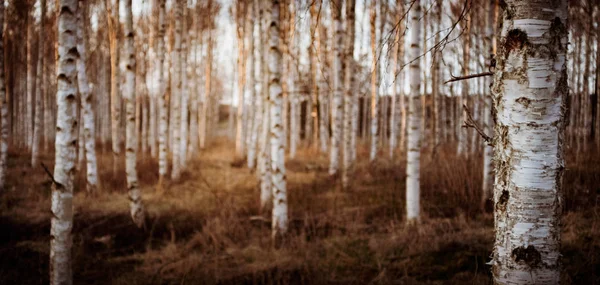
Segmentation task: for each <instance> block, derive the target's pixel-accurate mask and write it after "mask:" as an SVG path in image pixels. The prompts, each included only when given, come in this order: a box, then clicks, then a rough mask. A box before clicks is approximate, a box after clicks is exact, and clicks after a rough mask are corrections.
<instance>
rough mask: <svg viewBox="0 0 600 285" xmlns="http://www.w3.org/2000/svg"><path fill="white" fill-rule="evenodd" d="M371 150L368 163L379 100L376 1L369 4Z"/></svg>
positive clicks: (374, 139)
mask: <svg viewBox="0 0 600 285" xmlns="http://www.w3.org/2000/svg"><path fill="white" fill-rule="evenodd" d="M371 3H372V5H371V121H370V123H371V148H370V152H369V161H374V160H375V157H376V156H377V119H378V114H379V106H378V102H379V98H378V96H377V88H378V84H377V75H378V73H379V72H378V70H377V69H378V65H377V47H376V44H377V29H376V20H377V1H372V2H371Z"/></svg>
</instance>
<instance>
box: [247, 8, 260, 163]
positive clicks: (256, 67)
mask: <svg viewBox="0 0 600 285" xmlns="http://www.w3.org/2000/svg"><path fill="white" fill-rule="evenodd" d="M251 14H252V15H253V16H252V24H251V27H252V40H251V42H250V45H251V46H250V52H251V53H252V61H251V67H250V68H251V73H252V74H251V76H250V84H249V85H250V86H252V88H251V92H252V99H253V100H252V101H253V102H254V108H253V113H254V119H253V120H252V122H253V124H252V132H251V138H250V146H249V148H248V168H250V169H254V168H255V167H256V160H257V156H258V155H257V148H258V138H259V135H258V134H259V132H260V127H261V125H262V120H263V119H262V106H263V103H262V102H263V100H262V96H261V93H260V91H261V80H260V77H259V74H260V60H259V58H260V48H259V43H260V41H256V38H257V37H258V36H259V35H260V33H261V31H260V29H258V30H257V28H258V26H259V21H260V18H259V15H258V1H256V0H255V1H254V2H253V4H252V13H251Z"/></svg>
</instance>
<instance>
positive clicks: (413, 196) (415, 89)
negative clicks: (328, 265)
mask: <svg viewBox="0 0 600 285" xmlns="http://www.w3.org/2000/svg"><path fill="white" fill-rule="evenodd" d="M409 17H410V18H409V19H410V20H409V27H410V30H409V32H410V48H409V50H408V51H409V55H408V59H409V60H410V61H411V62H410V82H409V84H410V96H409V98H408V99H409V104H408V151H407V158H406V220H407V222H408V223H415V222H417V221H418V220H419V215H420V213H419V212H420V197H419V196H420V193H419V192H420V187H421V182H420V170H419V168H420V164H421V163H420V159H421V114H420V110H421V108H420V107H419V101H420V100H421V99H420V94H419V92H420V90H421V78H420V77H421V76H420V75H421V66H420V62H419V59H418V57H419V54H420V52H421V41H420V40H419V39H420V37H421V25H420V24H419V18H420V17H421V3H420V1H419V0H415V1H414V3H413V6H412V8H411V9H410V11H409Z"/></svg>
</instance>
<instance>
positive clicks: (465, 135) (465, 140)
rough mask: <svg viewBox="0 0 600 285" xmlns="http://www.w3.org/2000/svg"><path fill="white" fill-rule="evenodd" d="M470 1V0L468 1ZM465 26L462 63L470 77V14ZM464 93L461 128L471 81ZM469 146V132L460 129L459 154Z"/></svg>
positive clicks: (461, 102) (465, 87) (465, 151)
mask: <svg viewBox="0 0 600 285" xmlns="http://www.w3.org/2000/svg"><path fill="white" fill-rule="evenodd" d="M467 1H469V0H467ZM465 5H470V2H467V3H466V4H465ZM465 17H466V20H465V25H466V27H465V28H464V29H465V32H464V34H463V35H464V42H463V63H462V73H463V75H465V76H466V75H469V63H470V62H469V58H470V57H469V55H470V47H471V18H470V17H469V12H467V15H466V16H465ZM461 88H462V90H461V91H462V92H461V94H460V102H459V104H458V106H457V111H458V112H459V114H462V115H461V116H460V117H459V118H460V119H461V122H458V123H459V126H460V125H462V121H466V118H467V113H466V112H465V111H464V110H463V105H464V106H468V104H469V80H463V81H462V86H461ZM468 145H469V130H468V129H465V128H459V129H458V150H457V153H458V154H460V155H462V154H465V153H467V151H468Z"/></svg>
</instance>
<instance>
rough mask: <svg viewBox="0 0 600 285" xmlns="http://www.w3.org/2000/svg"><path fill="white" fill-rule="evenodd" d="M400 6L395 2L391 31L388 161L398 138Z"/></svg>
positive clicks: (400, 3)
mask: <svg viewBox="0 0 600 285" xmlns="http://www.w3.org/2000/svg"><path fill="white" fill-rule="evenodd" d="M401 5H402V1H397V2H396V13H395V14H396V17H394V25H397V26H396V27H395V29H392V31H393V32H394V40H393V42H392V63H391V71H390V74H391V76H392V93H391V94H390V99H391V102H390V105H391V106H390V107H391V108H390V112H391V114H390V145H389V148H390V149H389V155H390V159H393V158H394V151H395V150H396V141H397V138H398V110H397V109H398V108H397V107H398V99H397V97H398V96H397V92H396V91H397V89H398V80H400V76H398V75H397V74H396V73H397V70H398V69H397V68H398V45H399V43H400V33H402V30H401V29H400V27H401V24H400V23H401V22H403V19H402V17H403V15H402V14H401V11H400V6H401Z"/></svg>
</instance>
